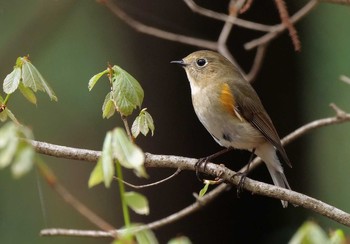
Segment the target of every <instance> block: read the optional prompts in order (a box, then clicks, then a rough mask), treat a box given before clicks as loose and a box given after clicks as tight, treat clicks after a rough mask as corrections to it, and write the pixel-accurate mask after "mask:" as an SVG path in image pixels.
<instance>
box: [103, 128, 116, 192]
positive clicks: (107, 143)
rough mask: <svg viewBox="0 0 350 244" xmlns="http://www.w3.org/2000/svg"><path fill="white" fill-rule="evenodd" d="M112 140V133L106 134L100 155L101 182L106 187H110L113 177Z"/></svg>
mask: <svg viewBox="0 0 350 244" xmlns="http://www.w3.org/2000/svg"><path fill="white" fill-rule="evenodd" d="M112 139H113V138H112V132H110V131H109V132H107V135H106V137H105V140H104V142H103V147H102V154H101V162H102V172H103V181H104V184H105V186H106V187H109V186H110V185H111V182H112V180H113V176H114V164H113V161H114V160H113V149H112Z"/></svg>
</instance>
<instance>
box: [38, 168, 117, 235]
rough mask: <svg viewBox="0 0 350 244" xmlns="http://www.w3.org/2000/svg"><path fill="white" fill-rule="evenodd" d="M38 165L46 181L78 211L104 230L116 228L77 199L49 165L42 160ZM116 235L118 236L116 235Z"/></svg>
mask: <svg viewBox="0 0 350 244" xmlns="http://www.w3.org/2000/svg"><path fill="white" fill-rule="evenodd" d="M37 167H38V169H39V172H40V174H41V175H42V176H43V178H44V179H45V182H46V183H47V184H48V185H49V186H50V187H51V188H52V189H53V190H54V191H55V192H56V193H58V194H59V195H60V197H61V198H62V199H63V200H64V201H65V202H66V203H68V204H69V205H70V206H72V207H73V208H74V209H75V210H76V211H77V212H78V213H80V214H81V215H82V216H84V217H85V218H86V219H88V220H89V221H90V222H91V223H93V224H94V225H96V226H97V227H98V228H100V229H101V230H104V231H107V232H108V231H111V230H114V229H115V228H114V227H113V226H112V225H111V224H109V223H107V222H106V221H105V220H103V219H102V218H100V217H99V216H98V215H97V214H95V213H94V212H93V211H91V210H90V209H89V208H88V207H86V206H85V205H84V204H83V203H82V202H80V201H79V200H78V199H76V198H75V197H74V196H73V195H72V194H71V193H70V192H69V191H68V190H67V189H66V188H65V187H64V186H63V185H62V184H61V183H60V182H59V181H58V180H57V178H56V177H55V175H54V174H53V172H52V170H50V169H49V168H48V166H47V165H46V164H44V163H42V162H40V161H39V162H38V163H37ZM115 237H116V236H115Z"/></svg>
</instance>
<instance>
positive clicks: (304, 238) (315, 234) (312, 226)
mask: <svg viewBox="0 0 350 244" xmlns="http://www.w3.org/2000/svg"><path fill="white" fill-rule="evenodd" d="M288 243H290V244H299V243H329V241H328V237H327V234H326V232H325V231H324V230H322V228H321V227H320V226H319V225H317V224H316V223H315V222H312V221H307V222H305V223H304V224H303V225H302V226H301V227H299V229H298V230H297V232H296V233H295V234H294V235H293V237H292V239H291V240H290V241H289V242H288Z"/></svg>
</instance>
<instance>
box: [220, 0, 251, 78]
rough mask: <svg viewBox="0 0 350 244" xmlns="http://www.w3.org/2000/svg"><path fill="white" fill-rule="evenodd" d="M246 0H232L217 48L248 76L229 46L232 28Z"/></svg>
mask: <svg viewBox="0 0 350 244" xmlns="http://www.w3.org/2000/svg"><path fill="white" fill-rule="evenodd" d="M244 2H245V0H239V1H237V2H236V1H233V0H231V1H230V6H229V19H228V20H229V21H226V22H225V24H224V26H223V28H222V30H221V32H220V35H219V38H218V42H217V45H218V46H217V50H218V51H219V53H221V54H222V55H224V56H225V57H226V58H227V59H229V60H230V61H231V62H232V63H233V64H234V65H235V66H236V67H237V68H238V69H239V70H240V71H241V73H242V74H243V76H244V77H245V76H246V73H245V72H244V70H243V69H242V68H241V67H240V66H239V64H238V62H237V61H236V60H235V59H234V57H233V56H232V54H231V52H230V51H229V50H228V48H227V45H226V43H227V39H228V37H229V36H230V33H231V30H232V28H233V23H234V20H235V19H236V18H237V14H238V12H239V10H240V9H241V7H242V6H243V5H244Z"/></svg>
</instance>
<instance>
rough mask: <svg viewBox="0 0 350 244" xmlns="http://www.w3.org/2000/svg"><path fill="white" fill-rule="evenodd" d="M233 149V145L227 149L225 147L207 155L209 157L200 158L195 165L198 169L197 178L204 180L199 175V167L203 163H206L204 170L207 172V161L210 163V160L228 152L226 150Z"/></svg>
mask: <svg viewBox="0 0 350 244" xmlns="http://www.w3.org/2000/svg"><path fill="white" fill-rule="evenodd" d="M232 149H233V148H232V147H228V148H225V149H223V150H221V151H218V152H216V153H214V154H212V155H209V156H207V157H204V158H200V159H198V161H197V162H196V164H195V165H194V167H195V169H196V176H197V179H198V180H199V181H203V180H202V179H201V177H200V175H199V168H200V167H201V166H202V164H204V168H203V170H204V172H205V169H206V167H207V163H208V162H209V161H210V160H212V159H214V158H217V157H219V156H220V155H222V154H224V153H226V152H228V151H230V150H232Z"/></svg>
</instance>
